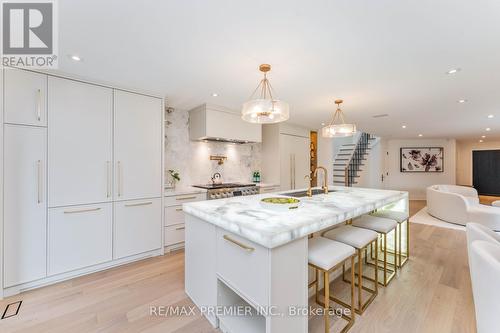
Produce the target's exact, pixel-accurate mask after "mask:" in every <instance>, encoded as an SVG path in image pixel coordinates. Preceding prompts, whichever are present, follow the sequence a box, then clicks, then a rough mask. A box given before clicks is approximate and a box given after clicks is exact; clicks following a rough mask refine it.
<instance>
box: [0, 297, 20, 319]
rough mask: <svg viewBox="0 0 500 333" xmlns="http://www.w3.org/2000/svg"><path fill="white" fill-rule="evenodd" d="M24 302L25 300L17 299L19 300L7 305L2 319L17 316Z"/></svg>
mask: <svg viewBox="0 0 500 333" xmlns="http://www.w3.org/2000/svg"><path fill="white" fill-rule="evenodd" d="M22 303H23V301H17V302H14V303H10V304H9V305H7V307H6V308H5V311H4V312H3V314H2V318H0V319H7V318H10V317H14V316H17V314H18V313H19V310H20V309H21V304H22Z"/></svg>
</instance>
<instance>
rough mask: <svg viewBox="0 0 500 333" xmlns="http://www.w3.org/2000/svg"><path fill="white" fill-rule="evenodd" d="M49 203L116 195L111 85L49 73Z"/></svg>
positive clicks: (104, 199) (105, 198) (98, 199)
mask: <svg viewBox="0 0 500 333" xmlns="http://www.w3.org/2000/svg"><path fill="white" fill-rule="evenodd" d="M49 121H50V126H49V206H50V207H59V206H68V205H79V204H89V203H97V202H107V201H111V200H112V186H113V182H112V173H113V170H112V169H113V165H112V162H113V161H112V148H113V147H112V140H113V136H112V129H113V91H112V89H108V88H104V87H100V86H95V85H91V84H86V83H80V82H77V81H72V80H67V79H60V78H54V77H50V78H49Z"/></svg>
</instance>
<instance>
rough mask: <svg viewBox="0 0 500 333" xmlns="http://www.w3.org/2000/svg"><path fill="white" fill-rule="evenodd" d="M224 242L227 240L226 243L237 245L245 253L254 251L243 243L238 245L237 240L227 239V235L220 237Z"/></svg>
mask: <svg viewBox="0 0 500 333" xmlns="http://www.w3.org/2000/svg"><path fill="white" fill-rule="evenodd" d="M222 237H223V238H224V239H225V240H227V241H228V242H231V243H233V244H234V245H237V246H239V247H241V248H242V249H243V250H245V251H247V252H253V251H255V249H254V248H253V247H250V246H248V245H245V244H243V243H240V242H238V241H237V240H234V239H232V238H231V237H229V236H228V235H224V236H222Z"/></svg>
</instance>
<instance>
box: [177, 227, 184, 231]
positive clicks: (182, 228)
mask: <svg viewBox="0 0 500 333" xmlns="http://www.w3.org/2000/svg"><path fill="white" fill-rule="evenodd" d="M184 229H186V227H177V228H175V230H184Z"/></svg>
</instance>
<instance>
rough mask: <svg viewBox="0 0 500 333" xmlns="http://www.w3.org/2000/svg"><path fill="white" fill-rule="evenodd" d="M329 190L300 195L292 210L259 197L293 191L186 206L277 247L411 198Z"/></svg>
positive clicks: (336, 188) (347, 189) (395, 193)
mask: <svg viewBox="0 0 500 333" xmlns="http://www.w3.org/2000/svg"><path fill="white" fill-rule="evenodd" d="M330 190H333V191H334V192H331V193H328V194H319V195H315V196H313V197H310V198H309V197H302V198H299V199H300V200H301V204H300V206H299V208H297V209H294V210H289V211H276V210H271V209H266V208H264V207H263V206H262V205H261V204H260V200H261V199H262V198H266V197H271V196H273V195H278V194H283V193H287V192H292V191H285V192H277V193H267V194H260V195H252V196H243V197H233V198H228V199H219V200H208V201H200V202H193V203H186V204H184V205H183V210H184V212H185V213H188V214H191V215H193V216H196V217H198V218H200V219H202V220H204V221H206V222H209V223H212V224H214V225H216V226H218V227H220V228H223V229H225V230H227V231H230V232H232V233H234V234H237V235H239V236H241V237H244V238H246V239H248V240H250V241H253V242H255V243H257V244H260V245H262V246H264V247H267V248H274V247H277V246H280V245H283V244H286V243H288V242H291V241H293V240H295V239H299V238H302V237H305V236H307V235H309V234H311V233H314V232H318V231H321V230H323V229H326V228H328V227H331V226H334V225H336V224H339V223H342V222H343V221H345V220H348V219H350V218H353V217H357V216H360V215H363V214H366V213H368V212H370V211H372V210H374V209H378V208H381V207H384V206H386V205H388V204H390V203H393V202H397V201H400V200H408V192H402V191H390V190H377V189H367V188H355V187H339V186H330ZM299 191H301V190H293V192H299Z"/></svg>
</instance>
